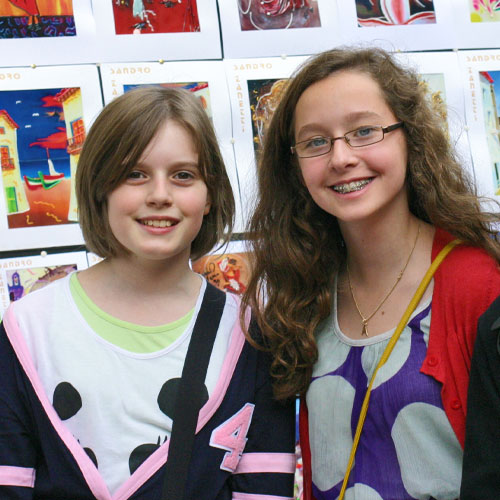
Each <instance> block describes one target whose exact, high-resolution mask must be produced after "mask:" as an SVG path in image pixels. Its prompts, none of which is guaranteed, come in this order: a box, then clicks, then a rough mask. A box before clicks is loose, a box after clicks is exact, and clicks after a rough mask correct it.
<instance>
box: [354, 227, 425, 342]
mask: <svg viewBox="0 0 500 500" xmlns="http://www.w3.org/2000/svg"><path fill="white" fill-rule="evenodd" d="M419 235H420V224H419V225H418V230H417V236H416V237H415V241H414V242H413V247H412V249H411V252H410V255H408V259H406V264H405V265H404V266H403V269H401V271H400V272H399V274H398V277H397V278H396V281H395V283H394V285H392V287H391V289H390V290H389V291H388V292H387V294H386V296H385V297H384V298H383V299H382V301H381V302H380V304H379V305H378V306H377V307H376V308H375V310H374V311H373V312H372V313H371V314H370V315H369V316H367V317H366V318H365V317H364V316H363V313H362V312H361V310H360V309H359V306H358V303H357V301H356V297H355V296H354V290H353V288H352V285H351V273H350V272H349V264H348V263H347V262H346V267H347V282H348V283H349V290H351V297H352V300H353V301H354V305H355V306H356V309H357V310H358V313H359V315H360V316H361V322H362V323H363V328H362V330H361V335H366V336H367V337H368V336H369V335H368V321H370V320H371V319H372V318H373V316H375V314H376V312H377V311H378V310H379V309H380V308H381V307H382V304H383V303H384V302H385V301H386V300H387V299H388V298H389V296H390V295H391V293H392V292H393V291H394V289H395V288H396V285H397V284H398V283H399V282H400V280H401V278H402V277H403V274H404V272H405V271H406V268H407V267H408V263H409V262H410V259H411V256H412V255H413V251H414V250H415V247H416V246H417V240H418V237H419Z"/></svg>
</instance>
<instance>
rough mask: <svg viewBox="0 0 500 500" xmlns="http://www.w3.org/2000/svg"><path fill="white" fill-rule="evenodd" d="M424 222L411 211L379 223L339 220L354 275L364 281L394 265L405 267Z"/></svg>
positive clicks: (383, 273) (382, 273)
mask: <svg viewBox="0 0 500 500" xmlns="http://www.w3.org/2000/svg"><path fill="white" fill-rule="evenodd" d="M419 224H421V222H420V221H419V220H418V219H417V218H416V217H415V216H414V215H412V214H411V213H410V212H408V213H407V214H405V216H400V215H399V216H397V217H394V216H392V217H391V216H389V217H386V218H384V219H383V220H381V221H379V222H374V221H371V222H369V223H366V222H363V223H359V224H351V223H350V224H345V223H340V229H341V231H342V236H343V238H344V242H345V245H346V249H347V260H348V264H349V268H350V270H351V273H352V274H356V276H358V278H359V279H360V280H362V281H365V280H369V281H371V280H372V279H377V277H378V276H379V275H385V274H386V273H387V271H388V270H390V269H391V270H392V269H394V267H400V268H401V267H403V265H404V264H405V262H406V260H407V259H408V255H409V254H410V252H411V249H412V247H413V244H414V242H415V237H416V235H417V231H418V226H419Z"/></svg>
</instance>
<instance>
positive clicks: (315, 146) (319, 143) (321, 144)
mask: <svg viewBox="0 0 500 500" xmlns="http://www.w3.org/2000/svg"><path fill="white" fill-rule="evenodd" d="M331 147H332V143H331V141H330V139H329V138H328V137H313V138H311V139H308V140H307V141H302V142H299V143H297V144H296V145H295V149H296V151H297V154H298V155H299V156H300V157H301V158H310V157H312V156H321V155H325V154H326V153H328V152H329V151H330V149H331Z"/></svg>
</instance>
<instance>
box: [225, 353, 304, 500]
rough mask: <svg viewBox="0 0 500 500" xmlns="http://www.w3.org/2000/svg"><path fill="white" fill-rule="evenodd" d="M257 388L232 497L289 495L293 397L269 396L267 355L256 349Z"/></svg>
mask: <svg viewBox="0 0 500 500" xmlns="http://www.w3.org/2000/svg"><path fill="white" fill-rule="evenodd" d="M257 356H258V360H259V361H258V363H257V374H256V378H257V384H256V387H257V390H256V396H255V406H254V408H253V411H252V409H251V408H249V409H248V410H247V411H252V415H251V424H250V427H249V429H248V434H247V438H248V441H247V442H246V445H245V448H244V451H243V454H242V456H241V460H240V461H239V463H238V467H237V468H236V471H235V473H234V475H233V477H232V490H233V499H235V500H259V499H261V498H262V499H264V498H265V499H267V498H269V499H271V498H272V499H273V500H274V499H275V500H278V499H283V500H285V499H291V498H292V497H293V487H294V473H295V467H296V461H295V401H294V400H290V401H286V402H278V401H276V400H275V399H274V397H273V391H272V379H271V376H270V375H269V373H270V360H271V358H270V355H269V354H268V353H264V352H262V351H260V352H258V354H257Z"/></svg>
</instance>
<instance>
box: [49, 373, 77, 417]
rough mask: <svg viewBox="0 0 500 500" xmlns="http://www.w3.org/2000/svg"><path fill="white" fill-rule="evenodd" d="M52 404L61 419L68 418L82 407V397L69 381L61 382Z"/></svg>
mask: <svg viewBox="0 0 500 500" xmlns="http://www.w3.org/2000/svg"><path fill="white" fill-rule="evenodd" d="M52 405H53V406H54V409H55V410H56V412H57V414H58V415H59V418H60V419H61V420H68V418H71V417H72V416H73V415H76V414H77V413H78V411H79V410H80V408H81V407H82V398H81V396H80V393H79V392H78V391H77V390H76V389H75V388H74V387H73V386H72V385H71V384H70V383H69V382H61V383H60V384H58V386H57V387H56V388H55V390H54V399H53V403H52Z"/></svg>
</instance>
